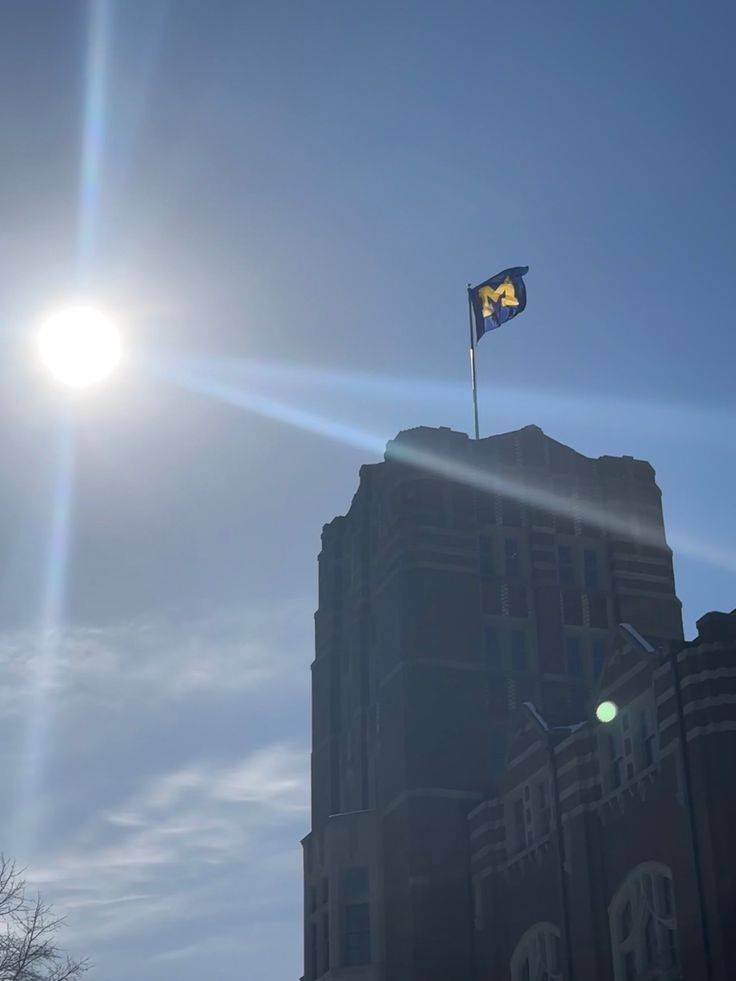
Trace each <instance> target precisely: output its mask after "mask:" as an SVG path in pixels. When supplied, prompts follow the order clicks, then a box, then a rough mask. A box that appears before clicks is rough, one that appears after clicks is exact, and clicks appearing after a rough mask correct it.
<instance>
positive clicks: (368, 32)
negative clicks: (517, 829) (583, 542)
mask: <svg viewBox="0 0 736 981" xmlns="http://www.w3.org/2000/svg"><path fill="white" fill-rule="evenodd" d="M734 21H736V13H735V12H734V9H733V7H732V5H729V4H726V3H725V2H724V3H716V2H713V3H706V4H705V5H701V7H700V8H699V10H698V13H697V16H696V15H695V12H694V8H693V7H692V5H691V4H686V3H683V2H667V3H665V2H659V0H651V2H648V3H641V2H628V0H625V2H621V3H617V4H612V3H611V4H591V3H588V2H576V0H560V2H559V3H554V4H551V3H547V2H542V0H539V2H519V3H516V4H514V5H508V4H500V3H492V2H486V3H481V2H470V0H468V2H457V3H454V4H437V3H432V2H430V3H427V2H423V3H419V2H391V3H387V2H381V0H378V2H376V3H373V4H371V5H370V6H366V5H363V4H357V3H344V2H343V3H338V2H325V3H322V2H316V3H312V4H309V5H307V4H299V3H295V2H280V0H269V2H268V3H265V2H255V0H254V2H246V0H241V2H234V0H217V2H216V3H205V2H203V0H170V2H168V3H167V2H159V0H145V2H144V0H132V2H126V3H122V2H120V0H118V2H114V0H112V2H107V3H104V2H102V0H90V2H89V3H79V2H76V0H64V2H59V0H23V2H16V3H12V2H10V3H6V4H4V5H3V8H2V11H1V12H0V63H2V65H3V73H4V83H3V85H2V86H0V111H1V113H2V119H3V124H4V125H3V165H2V174H1V175H0V214H1V215H2V222H1V223H0V287H1V289H0V323H1V324H2V328H3V333H2V335H1V336H2V343H3V348H4V350H3V358H2V365H1V367H0V371H1V372H2V379H1V381H2V384H1V385H0V402H1V403H2V406H1V408H2V413H3V422H4V425H3V429H2V440H1V441H0V462H1V463H2V467H3V473H4V478H3V490H2V508H0V533H1V534H2V540H3V543H4V555H5V557H6V562H5V564H4V567H3V570H2V574H1V578H0V616H1V617H2V623H1V626H2V631H1V633H0V664H2V685H0V688H1V689H2V697H0V729H1V730H2V733H3V738H2V739H0V746H1V747H2V749H1V750H0V758H1V759H2V766H3V772H4V773H8V774H12V775H13V777H12V779H11V784H12V786H13V787H14V788H16V791H15V793H12V794H7V793H6V794H5V795H3V802H2V804H1V805H0V808H2V811H1V813H0V820H1V821H2V824H0V827H3V828H8V829H15V830H14V831H13V830H8V832H7V834H6V836H5V838H6V839H8V840H7V842H6V841H3V842H0V846H2V847H3V848H6V846H7V847H9V848H10V849H11V850H13V851H15V852H16V853H17V854H18V857H19V859H20V860H21V861H22V862H23V863H24V864H27V865H28V867H29V870H30V874H31V875H32V876H33V877H34V882H37V883H38V884H39V885H40V886H41V888H42V889H43V890H44V893H45V894H46V895H47V896H48V898H49V899H51V900H52V901H53V902H55V904H56V905H57V906H59V907H60V908H61V909H62V910H64V911H66V912H67V913H68V926H67V931H68V933H67V939H68V942H69V943H70V944H71V945H72V946H74V947H75V948H76V949H78V950H79V951H80V952H84V953H87V952H88V953H89V954H90V956H91V957H92V958H93V960H94V961H95V963H96V965H97V967H96V970H95V974H96V976H98V977H104V978H105V979H106V981H122V979H124V978H125V979H127V978H129V977H142V976H143V977H146V978H147V979H150V981H168V979H174V978H176V979H177V981H188V979H192V981H194V979H195V978H197V979H198V978H199V977H201V972H202V969H203V967H206V969H207V970H208V972H209V973H210V974H211V975H212V976H214V977H217V978H221V979H222V981H229V979H233V981H234V979H236V978H237V979H240V978H242V977H258V978H259V979H262V981H277V979H283V978H287V977H290V978H297V977H299V975H300V973H301V967H300V937H299V930H300V927H299V916H300V904H301V891H300V890H301V886H300V880H299V868H300V852H299V846H298V840H299V838H300V837H301V835H302V834H303V833H304V832H305V830H306V829H307V823H308V813H307V804H308V800H307V783H308V781H307V762H308V760H307V753H308V747H307V732H308V677H309V671H308V665H309V662H310V659H311V646H312V624H311V614H312V611H313V609H314V607H315V605H316V554H317V552H318V549H319V534H320V530H321V526H322V524H323V523H324V522H325V521H328V520H330V519H331V518H332V517H333V516H334V515H335V514H337V513H341V512H344V511H345V509H346V508H347V506H348V504H349V501H350V498H351V496H352V493H353V492H354V490H355V487H356V484H357V470H358V467H359V466H360V464H361V463H363V462H370V461H373V460H376V459H378V458H379V457H380V446H381V443H382V442H385V440H387V439H389V438H391V437H392V436H393V435H395V433H396V432H397V431H398V430H400V429H402V428H408V427H410V426H414V425H420V424H427V425H448V426H452V427H453V428H456V429H461V430H466V431H467V430H468V428H469V427H470V425H471V422H472V419H471V412H470V395H469V386H468V377H467V376H468V366H467V350H466V348H467V309H466V304H465V284H466V282H467V281H468V280H470V281H473V282H478V281H480V280H482V279H484V278H486V277H487V276H489V275H491V274H492V273H495V272H497V271H498V270H500V269H502V268H504V267H505V266H509V265H516V264H529V266H530V273H529V277H528V290H529V302H528V308H527V311H526V312H525V313H524V315H523V317H521V318H519V319H518V320H516V321H515V322H514V323H513V324H511V325H509V326H508V327H506V328H505V329H503V330H501V331H498V332H496V333H494V334H493V335H491V336H490V337H488V338H486V339H484V341H483V342H482V345H481V346H480V349H479V374H480V385H481V427H482V431H483V432H484V433H486V434H490V433H492V432H499V431H505V430H508V429H512V428H516V427H519V426H522V425H526V424H529V423H535V424H537V425H540V426H541V427H542V428H543V429H544V430H545V432H547V433H548V434H549V435H551V436H553V437H554V438H556V439H559V440H561V441H563V442H566V443H568V444H569V445H571V446H573V447H575V448H576V449H578V450H579V451H581V452H584V453H587V454H589V455H593V456H597V455H601V454H606V453H608V454H630V455H633V456H637V457H642V458H646V459H649V460H650V461H651V462H652V464H653V465H654V467H655V469H656V471H657V476H658V481H659V484H660V486H661V487H662V489H663V493H664V504H665V514H666V519H667V523H668V532H669V538H670V542H671V544H672V546H673V548H674V549H675V570H676V576H677V584H678V592H679V595H680V597H681V599H682V600H683V604H684V613H685V621H686V630H687V633H688V635H692V633H693V629H694V622H695V619H696V618H697V617H698V616H700V615H701V614H702V613H703V612H705V611H706V610H708V609H713V608H716V609H728V610H730V609H732V608H733V606H734V605H735V600H734V595H735V591H734V588H733V583H734V567H735V566H736V561H734V559H733V556H734V554H736V532H735V531H734V520H733V509H732V506H731V500H730V498H731V495H730V493H729V488H730V487H731V486H732V485H733V483H734V477H735V476H736V473H735V470H736V465H735V464H734V453H733V450H732V445H733V416H734V408H735V407H736V397H735V396H734V388H733V364H734V359H735V357H736V342H735V341H734V333H733V328H732V323H733V313H732V298H731V292H730V288H729V287H730V282H731V279H732V271H733V265H734V258H735V253H736V248H735V245H736V242H735V237H736V231H734V229H735V228H736V225H735V224H734V218H735V217H736V207H735V205H736V189H735V188H734V183H733V174H734V172H736V144H735V134H734V123H733V114H732V112H731V108H730V102H731V96H732V92H733V89H734V81H735V79H734V67H733V63H732V62H733V59H732V57H731V54H732V52H731V38H732V36H733V31H734V27H736V24H735V23H734ZM80 294H84V295H85V296H89V297H90V298H92V299H94V300H96V301H97V302H99V303H101V304H102V305H104V306H105V307H106V308H107V309H108V310H109V311H110V312H111V313H114V314H115V315H116V316H117V317H118V318H119V320H120V322H121V325H122V327H123V329H124V332H125V338H126V344H127V347H128V351H129V356H128V358H127V360H126V365H125V367H124V370H123V371H122V372H121V374H120V376H119V378H118V379H116V380H115V382H114V383H112V384H110V385H109V386H108V387H106V388H105V389H104V390H100V391H99V392H97V393H96V394H95V395H94V397H89V398H85V399H83V400H78V401H76V402H74V403H73V404H72V405H71V406H70V405H69V404H68V399H67V398H66V397H65V396H64V395H63V393H61V392H60V391H59V390H58V389H56V388H54V386H53V385H51V384H50V383H49V382H48V380H47V379H46V378H45V377H43V376H42V375H41V373H40V372H39V371H38V369H37V367H36V365H35V363H34V362H33V360H32V359H31V358H30V357H29V351H28V344H27V341H28V336H29V332H30V331H31V330H32V328H33V326H34V324H35V323H36V321H37V318H38V317H39V315H40V314H42V313H43V311H44V310H46V309H48V308H53V307H54V305H56V304H58V303H60V302H62V301H63V300H64V299H65V298H66V297H68V296H71V295H80ZM216 395H219V396H223V395H227V399H226V400H225V401H223V399H222V398H216V397H214V396H216ZM64 426H67V427H68V426H71V428H72V429H73V431H74V433H75V434H76V435H75V451H74V459H73V467H72V475H73V479H72V483H71V494H70V501H71V509H70V514H69V523H68V528H69V540H68V549H67V550H66V561H65V562H62V561H60V553H59V552H58V550H57V552H56V553H53V556H52V558H54V559H55V561H50V559H49V541H50V534H51V529H52V515H53V507H54V502H55V501H56V502H57V504H58V495H59V490H58V486H59V484H58V482H59V469H58V453H57V444H58V437H59V430H60V428H63V427H64ZM62 551H63V550H62ZM54 577H56V578H54ZM56 581H58V582H60V583H62V585H63V591H62V592H61V593H60V594H59V604H58V606H59V609H60V611H61V612H60V613H59V615H58V617H57V616H56V615H55V614H54V619H53V623H52V626H56V627H57V630H56V633H54V635H53V639H52V640H51V641H48V640H47V641H46V642H44V641H43V639H42V632H43V627H44V625H46V626H48V625H49V623H50V620H49V610H50V609H51V611H52V613H53V612H54V609H55V608H54V604H53V603H52V604H51V605H49V600H48V590H49V583H53V582H56ZM49 651H51V655H52V661H53V666H54V670H53V674H52V675H49V673H48V665H49V663H51V662H50V661H49V660H48V658H49ZM40 678H45V679H46V680H45V685H46V688H45V689H44V691H45V694H44V695H43V697H40V696H39V695H38V692H37V691H35V689H34V685H37V682H38V679H40ZM34 691H35V694H34ZM41 714H42V715H43V717H44V719H45V721H44V723H43V725H40V726H39V724H38V718H39V716H40V715H41ZM34 726H36V729H35V730H34V728H33V727H34ZM34 731H35V732H36V735H35V736H34V735H33V732H34ZM39 733H40V735H39ZM29 747H31V748H32V751H33V753H35V764H34V766H35V771H34V776H33V779H32V780H31V779H30V778H29V777H28V774H27V772H26V771H27V769H28V765H29V764H28V753H29V752H30V750H29ZM24 788H25V791H24ZM29 788H31V790H32V793H31V790H29ZM31 812H32V813H31ZM24 826H25V833H24V831H23V827H24ZM31 828H32V831H31V830H30V829H31Z"/></svg>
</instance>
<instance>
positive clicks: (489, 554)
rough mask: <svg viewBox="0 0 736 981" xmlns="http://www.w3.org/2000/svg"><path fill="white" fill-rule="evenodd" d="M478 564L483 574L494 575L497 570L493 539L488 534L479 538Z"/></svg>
mask: <svg viewBox="0 0 736 981" xmlns="http://www.w3.org/2000/svg"><path fill="white" fill-rule="evenodd" d="M478 564H479V567H480V574H481V575H482V576H492V575H493V573H494V572H495V563H494V561H493V539H492V538H489V537H488V536H487V535H481V537H480V538H479V540H478Z"/></svg>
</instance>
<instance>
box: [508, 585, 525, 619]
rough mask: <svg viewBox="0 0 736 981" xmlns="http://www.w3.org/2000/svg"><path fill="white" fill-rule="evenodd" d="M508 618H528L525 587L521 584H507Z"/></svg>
mask: <svg viewBox="0 0 736 981" xmlns="http://www.w3.org/2000/svg"><path fill="white" fill-rule="evenodd" d="M508 590H509V616H512V617H528V616H529V603H528V601H527V597H526V586H525V585H524V583H523V582H512V583H509V586H508Z"/></svg>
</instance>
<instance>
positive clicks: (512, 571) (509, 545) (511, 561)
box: [504, 538, 521, 578]
mask: <svg viewBox="0 0 736 981" xmlns="http://www.w3.org/2000/svg"><path fill="white" fill-rule="evenodd" d="M504 553H505V558H506V575H507V576H508V577H509V578H515V577H516V576H518V575H519V572H520V569H521V565H520V561H519V543H518V541H517V540H516V539H515V538H507V539H506V540H505V541H504Z"/></svg>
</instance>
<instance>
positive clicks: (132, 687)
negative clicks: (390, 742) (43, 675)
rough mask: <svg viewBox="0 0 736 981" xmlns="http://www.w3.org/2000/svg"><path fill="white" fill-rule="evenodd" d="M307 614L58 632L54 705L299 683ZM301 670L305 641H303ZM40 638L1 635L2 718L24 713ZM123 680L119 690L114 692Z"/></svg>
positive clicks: (297, 606)
mask: <svg viewBox="0 0 736 981" xmlns="http://www.w3.org/2000/svg"><path fill="white" fill-rule="evenodd" d="M308 622H309V612H308V609H307V606H306V604H305V603H304V602H301V601H300V602H293V603H285V604H283V605H281V606H279V607H278V608H276V609H271V610H251V611H245V612H242V611H238V612H233V611H218V612H216V613H213V614H211V615H209V616H203V617H200V618H197V619H188V620H187V619H184V620H177V621H174V620H173V619H169V620H165V619H160V620H147V621H132V622H129V623H124V624H119V625H115V626H108V627H95V626H76V627H67V628H61V629H60V630H59V631H58V637H57V638H56V641H57V642H56V644H55V650H56V669H55V672H54V676H53V685H54V688H55V693H56V695H57V697H63V698H66V699H69V698H73V699H77V700H93V701H94V702H95V704H97V705H99V704H100V703H101V701H102V702H104V703H105V704H108V705H109V704H116V703H120V702H121V701H122V700H125V699H126V698H135V699H136V700H139V699H141V698H142V699H144V700H145V701H151V700H153V699H155V700H157V701H160V700H161V699H167V700H177V699H178V700H186V699H187V698H189V697H191V696H194V695H203V694H212V693H215V694H217V693H235V692H241V693H242V692H244V691H248V690H251V689H253V688H257V687H262V686H265V685H268V684H269V683H275V684H278V685H280V686H283V685H285V684H289V683H291V682H293V681H295V682H296V683H301V682H303V680H304V675H303V673H302V674H301V677H300V675H299V674H298V673H295V672H293V671H289V670H286V668H287V666H289V665H290V664H292V665H293V663H294V656H295V653H297V652H296V651H295V644H294V640H295V637H296V636H297V635H303V633H304V624H305V623H308ZM304 641H305V647H304V663H306V662H307V661H308V657H309V647H308V646H307V643H308V638H306V637H305V638H304ZM43 650H44V637H43V636H42V635H40V634H39V632H38V631H33V630H30V629H24V630H18V631H13V632H6V633H0V671H2V674H3V677H4V679H5V683H4V684H3V686H2V687H1V688H0V716H2V715H8V714H10V715H18V714H21V713H22V712H23V711H24V705H23V699H24V698H25V697H27V696H28V695H30V686H31V685H32V684H33V678H34V677H35V676H36V674H37V672H35V671H34V665H35V663H36V661H37V660H38V659H39V658H40V657H42V656H43ZM119 680H123V681H124V683H123V684H118V683H117V682H118V681H119Z"/></svg>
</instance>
